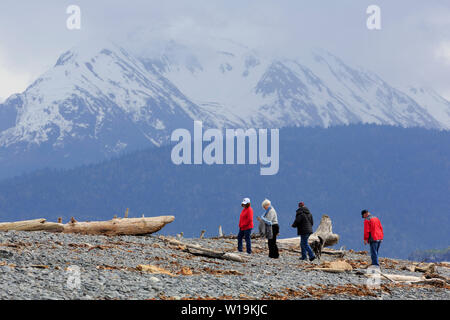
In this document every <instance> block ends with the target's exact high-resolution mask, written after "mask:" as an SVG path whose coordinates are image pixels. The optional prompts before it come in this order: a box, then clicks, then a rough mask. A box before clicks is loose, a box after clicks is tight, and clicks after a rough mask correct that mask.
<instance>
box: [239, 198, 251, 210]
mask: <svg viewBox="0 0 450 320" xmlns="http://www.w3.org/2000/svg"><path fill="white" fill-rule="evenodd" d="M241 206H242V207H244V208H248V207H250V198H244V200H242V203H241Z"/></svg>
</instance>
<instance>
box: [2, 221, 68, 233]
mask: <svg viewBox="0 0 450 320" xmlns="http://www.w3.org/2000/svg"><path fill="white" fill-rule="evenodd" d="M9 230H15V231H49V232H62V231H63V230H64V226H63V225H62V224H60V223H54V222H47V221H46V220H45V219H35V220H24V221H17V222H4V223H0V231H9Z"/></svg>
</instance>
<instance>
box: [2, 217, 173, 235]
mask: <svg viewBox="0 0 450 320" xmlns="http://www.w3.org/2000/svg"><path fill="white" fill-rule="evenodd" d="M174 220H175V217H174V216H160V217H151V218H125V219H113V220H110V221H92V222H78V221H76V220H75V219H72V220H71V222H69V223H67V224H61V223H54V222H47V221H46V220H45V219H36V220H27V221H18V222H7V223H0V231H8V230H16V231H49V232H62V233H80V234H91V235H111V236H113V235H144V234H150V233H154V232H157V231H159V230H161V229H162V228H163V227H164V226H165V225H166V224H168V223H170V222H172V221H174Z"/></svg>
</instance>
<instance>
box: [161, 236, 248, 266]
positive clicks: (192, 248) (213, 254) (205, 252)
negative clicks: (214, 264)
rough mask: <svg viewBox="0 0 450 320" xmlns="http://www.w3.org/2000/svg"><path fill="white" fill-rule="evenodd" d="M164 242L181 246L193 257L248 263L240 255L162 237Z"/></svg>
mask: <svg viewBox="0 0 450 320" xmlns="http://www.w3.org/2000/svg"><path fill="white" fill-rule="evenodd" d="M160 238H161V239H162V240H163V241H165V242H167V243H168V244H171V245H175V246H179V247H180V248H182V249H184V250H185V251H186V252H189V253H191V254H193V255H200V256H205V257H210V258H216V259H225V260H231V261H236V262H246V260H245V259H244V258H243V257H241V256H240V255H238V254H235V253H230V252H222V251H216V250H212V249H208V248H204V247H201V246H199V245H195V244H190V243H185V242H181V241H178V240H175V239H171V238H167V237H160Z"/></svg>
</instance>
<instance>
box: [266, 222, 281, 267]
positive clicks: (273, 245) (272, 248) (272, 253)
mask: <svg viewBox="0 0 450 320" xmlns="http://www.w3.org/2000/svg"><path fill="white" fill-rule="evenodd" d="M278 233H280V227H279V226H278V224H274V225H272V234H273V235H272V239H268V241H267V243H268V245H269V257H270V258H274V259H277V258H278V257H279V256H280V254H279V253H278V246H277V235H278Z"/></svg>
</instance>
